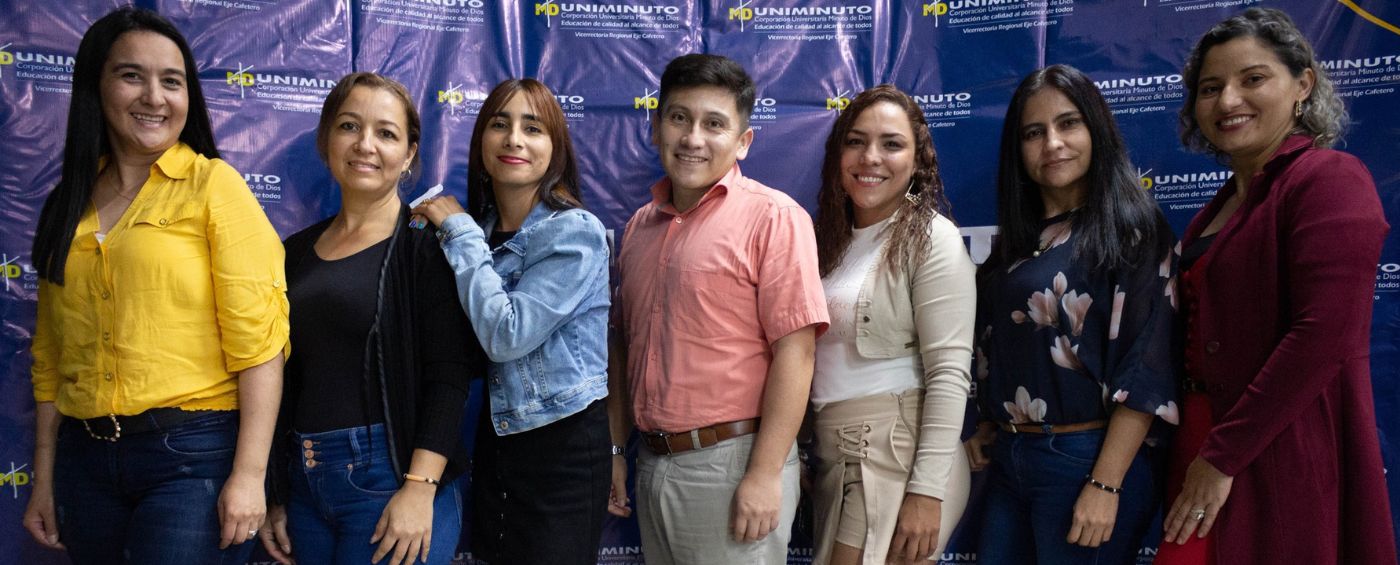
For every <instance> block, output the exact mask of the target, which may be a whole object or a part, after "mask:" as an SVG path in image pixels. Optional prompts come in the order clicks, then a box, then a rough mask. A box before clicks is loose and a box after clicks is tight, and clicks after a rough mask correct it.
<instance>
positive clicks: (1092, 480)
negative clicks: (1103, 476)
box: [1084, 475, 1123, 494]
mask: <svg viewBox="0 0 1400 565" xmlns="http://www.w3.org/2000/svg"><path fill="white" fill-rule="evenodd" d="M1084 480H1085V481H1088V482H1089V485H1090V486H1093V487H1094V488H1096V489H1099V490H1101V491H1104V492H1106V493H1109V494H1122V492H1123V487H1111V486H1108V485H1106V484H1103V483H1101V482H1099V481H1098V479H1095V478H1094V476H1093V475H1084Z"/></svg>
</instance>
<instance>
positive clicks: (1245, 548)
mask: <svg viewBox="0 0 1400 565" xmlns="http://www.w3.org/2000/svg"><path fill="white" fill-rule="evenodd" d="M1182 74H1183V76H1184V78H1185V83H1186V91H1187V95H1186V96H1187V97H1186V105H1185V107H1183V108H1182V110H1181V124H1182V130H1183V131H1182V141H1183V142H1184V143H1185V144H1186V146H1187V147H1190V148H1193V149H1204V150H1207V151H1209V152H1212V153H1214V154H1215V155H1216V156H1217V157H1220V158H1222V160H1223V161H1224V162H1226V163H1228V164H1229V166H1230V168H1231V170H1232V171H1233V172H1234V176H1233V177H1232V178H1231V179H1230V180H1228V181H1226V183H1225V185H1224V186H1222V187H1221V188H1220V191H1219V193H1218V194H1217V195H1216V197H1215V199H1214V200H1212V201H1211V202H1210V204H1208V205H1207V206H1206V207H1205V209H1203V210H1201V212H1200V214H1198V215H1197V216H1196V218H1195V220H1193V221H1192V222H1191V225H1190V227H1188V228H1187V230H1186V236H1185V238H1184V239H1183V240H1182V246H1183V251H1182V261H1181V271H1182V284H1181V285H1180V287H1179V290H1180V291H1181V293H1180V294H1181V298H1182V300H1183V301H1184V306H1185V307H1184V308H1182V311H1183V312H1186V314H1187V321H1186V327H1187V330H1186V337H1187V339H1186V343H1187V351H1186V359H1187V373H1188V376H1189V378H1188V379H1187V382H1186V388H1187V390H1188V394H1187V395H1186V398H1185V400H1184V404H1185V405H1184V406H1183V412H1184V418H1183V421H1182V424H1181V431H1180V434H1179V437H1178V445H1177V449H1176V454H1175V459H1176V460H1175V461H1174V464H1173V467H1174V469H1173V478H1172V479H1171V482H1169V483H1168V488H1169V490H1170V492H1168V500H1169V501H1170V502H1171V509H1170V511H1169V512H1168V514H1167V517H1166V520H1165V528H1166V535H1165V537H1164V539H1163V543H1162V547H1161V550H1160V551H1159V553H1158V557H1157V563H1159V564H1162V563H1172V564H1180V563H1221V564H1230V565H1237V564H1256V563H1257V564H1274V563H1309V564H1318V563H1332V564H1341V563H1347V564H1353V563H1366V564H1394V563H1395V562H1396V555H1395V539H1394V533H1393V530H1392V529H1391V516H1390V508H1389V505H1388V503H1387V496H1386V484H1385V477H1384V473H1383V471H1382V463H1381V457H1380V448H1379V442H1378V440H1377V434H1376V420H1375V412H1374V408H1373V404H1372V398H1371V373H1370V359H1369V351H1370V344H1369V337H1370V330H1371V303H1372V299H1373V294H1372V292H1373V290H1374V284H1375V271H1376V262H1377V260H1378V259H1379V257H1380V252H1381V244H1382V240H1383V239H1384V236H1385V233H1386V231H1387V229H1388V227H1389V226H1387V225H1386V222H1385V217H1384V215H1383V214H1382V211H1381V205H1380V200H1379V198H1378V197H1377V195H1376V188H1375V185H1374V183H1373V182H1372V180H1371V175H1370V173H1369V172H1368V171H1367V170H1366V167H1365V166H1364V165H1362V164H1361V162H1360V161H1358V160H1357V159H1356V158H1355V157H1353V156H1351V155H1348V154H1346V153H1342V152H1339V151H1333V150H1331V149H1328V147H1329V146H1331V145H1332V144H1333V142H1335V141H1336V140H1337V137H1338V135H1339V133H1340V132H1341V130H1342V128H1343V126H1344V125H1345V123H1346V111H1345V109H1344V108H1343V106H1342V104H1341V100H1340V99H1339V98H1338V97H1337V95H1336V92H1335V90H1334V89H1333V87H1332V84H1331V82H1330V81H1328V79H1327V77H1326V74H1325V72H1324V70H1323V69H1322V67H1321V65H1320V64H1319V63H1318V62H1317V60H1316V59H1315V58H1314V56H1313V51H1312V47H1311V46H1309V45H1308V42H1307V40H1306V39H1304V38H1303V36H1302V34H1301V33H1299V31H1298V29H1297V27H1295V26H1294V25H1293V22H1292V21H1291V20H1290V19H1289V18H1288V16H1287V15H1285V14H1284V13H1283V12H1280V11H1277V10H1269V9H1258V8H1254V9H1250V10H1248V11H1246V12H1244V14H1243V15H1240V16H1236V17H1233V18H1230V19H1228V20H1225V21H1223V22H1221V23H1219V24H1217V25H1216V26H1215V27H1213V28H1211V30H1210V31H1209V32H1207V33H1206V34H1205V36H1204V37H1202V38H1201V40H1200V42H1198V43H1197V44H1196V47H1195V49H1194V50H1193V51H1192V53H1191V55H1190V58H1189V59H1188V60H1187V62H1186V69H1185V71H1184V72H1183V73H1182ZM1212 538H1214V539H1212ZM1188 540H1189V542H1190V543H1188V544H1186V545H1181V544H1182V543H1183V542H1188Z"/></svg>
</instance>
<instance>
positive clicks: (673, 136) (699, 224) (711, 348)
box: [609, 54, 827, 565]
mask: <svg viewBox="0 0 1400 565" xmlns="http://www.w3.org/2000/svg"><path fill="white" fill-rule="evenodd" d="M659 103H660V104H659V108H660V109H659V111H658V112H657V113H656V114H654V115H653V118H652V144H653V145H655V146H656V148H657V151H658V153H660V158H661V166H662V168H663V169H665V171H666V178H664V179H661V181H659V182H657V183H656V184H655V185H653V186H652V187H651V193H652V201H651V202H650V203H648V204H646V205H645V206H642V208H641V209H640V210H638V211H637V213H636V214H634V215H633V216H632V219H631V220H630V221H629V222H628V224H627V230H626V232H625V235H624V236H623V239H622V243H621V246H620V252H619V254H618V266H619V273H620V277H621V282H620V286H619V288H618V296H617V300H615V301H614V305H615V307H614V309H613V315H614V329H615V336H614V337H615V339H614V347H613V349H612V361H613V362H612V367H613V371H612V385H613V386H612V389H613V391H614V392H613V394H612V395H611V397H610V399H609V400H610V401H611V402H610V408H612V414H613V415H614V418H613V426H612V434H613V443H614V444H617V445H622V444H623V442H625V441H626V438H627V436H628V435H629V433H630V427H629V426H628V424H627V423H626V420H627V418H626V417H625V416H624V412H627V407H626V406H624V404H627V403H624V402H623V401H622V398H623V397H622V394H621V391H622V390H624V388H623V386H624V385H626V389H625V390H628V391H630V393H631V396H630V415H631V417H632V418H631V421H632V423H634V424H635V426H636V427H637V429H639V430H640V431H641V433H642V439H643V442H642V443H643V444H644V447H643V448H642V449H641V453H640V454H639V456H638V458H637V489H636V492H637V508H638V514H639V516H638V518H639V520H638V521H639V523H640V527H641V537H642V550H643V553H645V555H646V560H647V563H650V564H653V565H656V564H661V565H667V564H701V563H707V564H708V563H764V564H782V563H786V561H787V543H788V539H789V537H790V530H791V527H792V521H793V516H794V515H795V514H796V510H797V498H798V463H797V450H796V448H795V446H794V445H793V443H794V441H793V440H794V438H795V436H796V434H797V429H798V427H799V426H800V425H801V422H802V416H803V413H804V411H805V409H806V404H807V394H808V391H809V389H810V387H811V381H812V363H813V350H814V343H815V341H816V338H817V336H818V335H819V334H821V333H822V332H824V331H825V330H826V327H827V309H826V298H825V297H824V295H823V293H822V286H821V278H820V277H819V275H818V273H817V250H816V240H815V238H814V236H813V234H812V220H811V218H810V217H809V216H808V215H807V212H806V211H805V210H803V209H802V207H801V206H799V205H798V204H797V203H796V202H795V201H793V200H792V198H789V197H788V196H787V195H786V194H783V193H782V192H779V191H777V190H774V189H771V188H768V187H766V186H763V185H762V184H760V183H758V182H757V181H754V180H752V179H749V178H747V177H745V176H743V174H742V173H741V172H740V170H739V166H738V161H739V160H742V159H743V158H744V157H745V156H747V155H748V150H749V146H750V144H751V143H752V141H753V130H752V129H751V128H749V119H748V118H749V114H750V113H751V112H752V111H753V103H754V84H753V80H752V79H750V78H749V76H748V74H747V73H746V72H744V69H743V67H741V66H739V64H738V63H735V62H734V61H731V60H729V59H726V58H724V57H719V56H715V55H700V54H692V55H685V56H681V57H677V58H676V59H674V60H672V61H671V62H670V63H669V64H668V65H667V66H666V70H665V72H664V73H663V74H662V75H661V91H660V94H659ZM760 422H761V423H760ZM614 451H615V452H616V451H619V450H616V449H614ZM613 470H614V471H613V495H612V498H611V501H610V505H609V507H610V510H611V511H613V513H615V514H619V515H625V514H627V513H630V510H628V509H627V506H626V504H627V500H626V478H627V477H626V474H627V466H626V462H625V461H624V460H623V459H622V458H621V457H614V459H613Z"/></svg>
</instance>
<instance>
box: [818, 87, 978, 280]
mask: <svg viewBox="0 0 1400 565" xmlns="http://www.w3.org/2000/svg"><path fill="white" fill-rule="evenodd" d="M879 102H889V103H891V104H894V105H895V106H898V107H899V108H901V109H903V110H904V115H905V116H907V117H908V118H909V129H910V130H912V131H913V132H914V174H913V179H912V180H913V184H912V185H911V186H910V189H909V195H910V196H911V197H912V199H911V201H908V202H905V203H904V204H903V205H902V206H901V207H900V208H899V210H898V211H896V212H895V220H894V223H893V225H892V226H891V227H890V237H889V243H887V244H886V246H885V256H884V263H885V268H887V269H889V270H890V271H891V272H894V271H896V270H898V269H900V268H902V267H903V266H906V265H910V264H912V263H913V262H914V261H915V260H916V259H918V258H919V257H920V256H922V255H923V254H924V253H926V252H928V249H929V234H928V232H929V224H930V223H931V222H932V221H933V219H934V218H935V217H937V216H938V215H939V214H942V215H943V216H944V217H947V218H948V219H949V220H952V219H953V217H952V208H953V207H952V205H951V204H949V203H948V197H947V195H945V194H944V193H943V179H942V178H940V177H939V175H938V155H937V154H935V153H934V151H933V138H932V137H931V136H930V135H929V133H928V123H927V122H925V121H924V112H923V110H921V109H919V105H918V104H917V103H915V102H914V99H913V98H910V97H909V95H908V94H905V93H904V92H901V91H900V90H899V89H898V88H895V86H894V85H891V84H882V85H880V86H876V87H874V88H871V89H869V90H866V91H865V92H862V93H860V94H859V95H857V96H856V97H855V99H854V100H852V101H851V104H850V106H847V107H846V109H845V110H842V111H841V115H840V116H839V117H837V118H836V124H835V125H833V126H832V127H831V135H829V136H827V138H826V157H825V158H824V159H823V160H822V186H821V191H820V192H819V193H818V194H817V220H816V224H815V225H814V227H815V229H816V232H817V260H818V264H819V265H820V269H821V276H823V277H825V276H826V275H828V274H830V273H831V271H832V270H833V269H835V268H836V266H837V265H839V264H840V263H841V258H842V257H843V256H845V254H846V248H847V247H849V246H850V244H851V235H852V232H851V229H852V227H853V226H854V225H855V208H854V206H853V205H852V204H851V199H850V198H847V197H846V190H845V189H844V188H842V187H841V150H842V145H843V143H844V142H845V140H846V135H847V134H849V133H850V131H851V128H852V127H853V126H854V125H855V121H856V118H858V117H860V114H861V112H864V111H865V110H866V109H867V108H870V107H871V106H874V105H875V104H876V103H879Z"/></svg>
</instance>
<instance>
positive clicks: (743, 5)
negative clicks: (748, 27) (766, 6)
mask: <svg viewBox="0 0 1400 565" xmlns="http://www.w3.org/2000/svg"><path fill="white" fill-rule="evenodd" d="M752 4H753V0H749V1H748V2H742V1H741V2H739V7H737V8H730V9H729V20H730V21H733V20H739V31H744V22H747V21H749V20H752V19H753V8H750V7H749V6H750V5H752Z"/></svg>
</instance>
